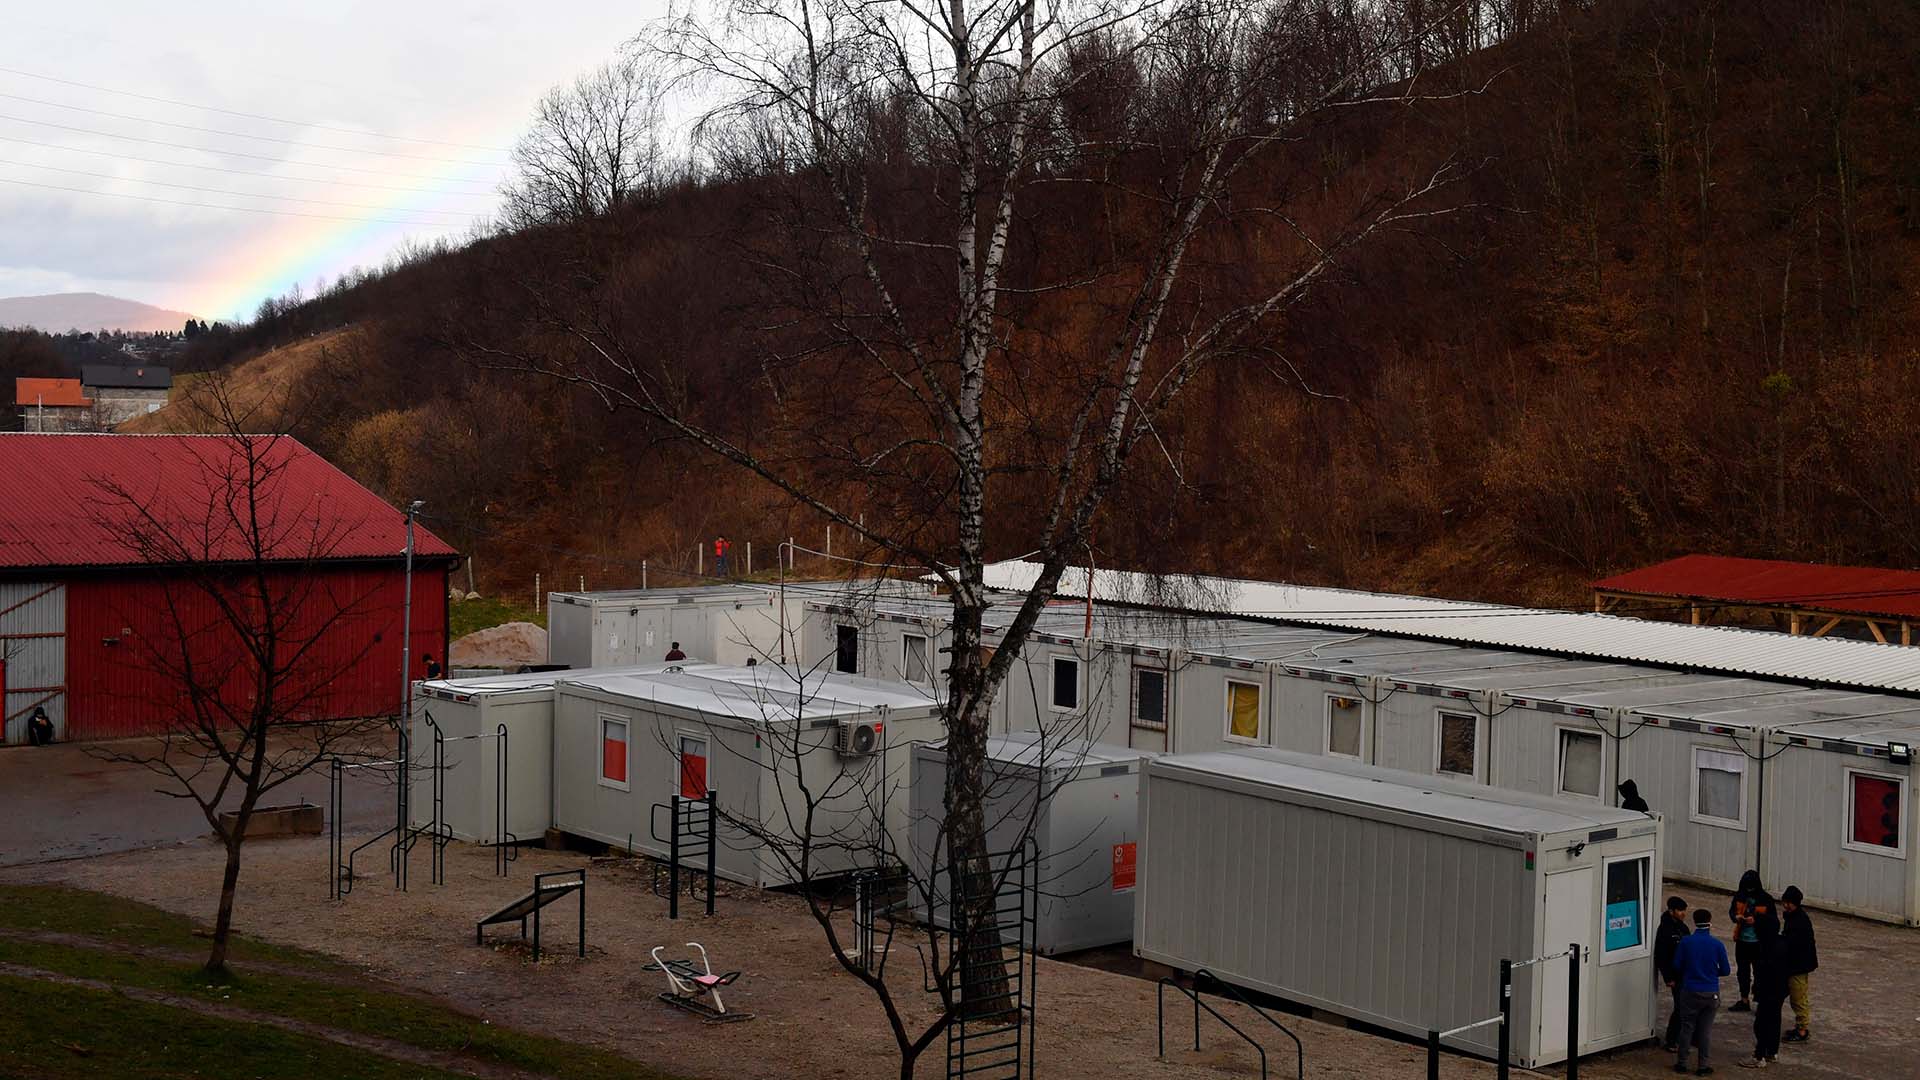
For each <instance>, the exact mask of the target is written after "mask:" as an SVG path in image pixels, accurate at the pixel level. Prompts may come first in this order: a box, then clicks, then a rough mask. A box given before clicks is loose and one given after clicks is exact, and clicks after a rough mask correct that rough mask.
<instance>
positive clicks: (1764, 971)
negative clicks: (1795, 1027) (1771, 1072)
mask: <svg viewBox="0 0 1920 1080" xmlns="http://www.w3.org/2000/svg"><path fill="white" fill-rule="evenodd" d="M1776 921H1777V920H1776ZM1758 937H1759V942H1760V957H1759V960H1758V961H1757V962H1756V963H1755V964H1754V970H1753V1057H1752V1058H1751V1059H1749V1060H1747V1061H1743V1062H1741V1063H1740V1064H1741V1066H1742V1067H1744V1068H1748V1069H1767V1068H1771V1067H1773V1065H1774V1063H1775V1059H1776V1058H1778V1057H1779V1056H1780V1009H1781V1006H1783V1005H1785V1004H1786V1003H1787V958H1786V943H1785V942H1783V941H1782V940H1781V937H1780V934H1779V933H1778V932H1777V931H1776V932H1774V933H1768V932H1767V927H1766V926H1765V924H1764V923H1763V924H1761V925H1760V926H1759V927H1758Z"/></svg>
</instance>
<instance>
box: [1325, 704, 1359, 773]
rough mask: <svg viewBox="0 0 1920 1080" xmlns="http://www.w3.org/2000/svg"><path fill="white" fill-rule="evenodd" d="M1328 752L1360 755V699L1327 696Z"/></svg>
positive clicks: (1350, 755)
mask: <svg viewBox="0 0 1920 1080" xmlns="http://www.w3.org/2000/svg"><path fill="white" fill-rule="evenodd" d="M1327 753H1329V754H1338V755H1339V756H1341V757H1350V758H1357V757H1359V756H1360V699H1359V698H1353V697H1340V696H1338V695H1330V696H1329V697H1328V698H1327Z"/></svg>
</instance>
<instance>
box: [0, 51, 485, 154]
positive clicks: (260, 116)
mask: <svg viewBox="0 0 1920 1080" xmlns="http://www.w3.org/2000/svg"><path fill="white" fill-rule="evenodd" d="M0 72H4V73H6V74H8V75H18V76H20V77H21V78H23V79H39V80H40V81H42V82H50V83H59V84H60V85H62V86H77V87H79V88H81V89H83V90H98V91H99V92H101V93H103V94H118V95H120V96H121V97H130V98H137V99H138V100H140V101H153V102H158V103H160V104H162V105H177V106H179V107H180V108H183V109H199V110H200V111H202V112H210V113H220V114H221V115H223V116H239V117H244V118H246V119H248V120H266V121H269V122H271V123H275V124H292V125H294V126H296V127H309V128H313V129H314V130H316V131H331V132H335V133H337V134H341V135H364V136H366V137H367V138H370V139H388V140H391V141H393V142H409V143H426V144H430V145H433V146H452V147H457V148H458V149H461V150H485V151H488V152H490V153H495V154H505V153H509V152H510V151H509V150H507V149H506V148H505V147H501V146H479V145H476V144H474V143H463V142H448V141H446V140H444V139H424V138H414V137H412V136H406V135H387V134H383V133H381V132H378V131H360V130H357V129H355V128H347V127H335V126H332V125H329V124H316V123H313V122H311V121H307V120H289V119H287V118H286V117H283V116H268V115H267V114H265V113H251V112H242V111H240V110H238V109H223V108H221V107H219V106H218V105H200V104H196V103H194V102H191V101H180V100H178V99H176V98H164V97H157V96H155V95H153V94H138V93H135V92H133V91H131V90H115V89H114V88H112V87H110V86H98V85H95V84H94V83H85V82H79V81H77V80H74V79H59V78H55V77H54V76H52V75H41V74H38V73H36V72H32V71H22V70H20V69H19V68H10V67H0ZM154 122H155V123H159V122H160V121H157V120H156V121H154Z"/></svg>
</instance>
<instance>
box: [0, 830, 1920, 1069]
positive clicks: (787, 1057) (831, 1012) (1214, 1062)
mask: <svg viewBox="0 0 1920 1080" xmlns="http://www.w3.org/2000/svg"><path fill="white" fill-rule="evenodd" d="M325 865H326V848H325V843H324V840H317V839H297V840H276V841H272V842H261V843H256V844H254V845H252V846H251V847H250V849H249V854H248V862H247V865H246V867H245V869H244V871H243V874H242V877H241V883H240V903H239V909H238V912H237V922H238V925H239V928H240V929H241V930H242V931H244V932H246V933H249V934H253V935H256V936H258V937H261V938H265V939H269V940H272V941H276V942H281V943H285V944H290V945H298V946H304V947H306V948H309V949H313V950H316V951H318V952H322V953H326V954H329V955H332V956H335V957H338V958H340V959H343V960H346V961H349V962H351V963H353V964H355V965H357V966H359V967H362V968H363V969H365V970H366V971H367V972H368V973H370V974H372V975H376V976H379V977H382V978H385V979H388V980H391V981H393V982H396V983H400V984H402V985H405V986H409V987H413V988H416V989H419V990H424V991H427V992H430V993H433V994H436V995H439V996H441V997H443V998H446V999H448V1000H450V1001H453V1002H455V1003H457V1004H459V1005H461V1006H463V1007H465V1008H468V1009H471V1010H472V1011H474V1012H477V1013H479V1014H480V1015H482V1016H485V1017H487V1018H488V1019H490V1020H493V1021H494V1022H496V1023H500V1024H505V1025H509V1026H513V1027H518V1028H521V1029H524V1030H528V1031H535V1032H543V1033H547V1034H552V1035H556V1036H559V1037H562V1038H566V1039H571V1040H575V1041H579V1042H585V1043H592V1044H597V1045H600V1046H603V1047H606V1048H608V1049H612V1050H616V1051H619V1052H622V1053H625V1054H627V1055H629V1056H631V1057H633V1058H634V1059H636V1060H639V1061H642V1062H645V1063H648V1064H651V1065H654V1066H657V1067H660V1068H665V1069H669V1070H672V1071H676V1072H680V1073H683V1074H686V1075H689V1076H700V1077H725V1078H728V1080H737V1078H738V1077H741V1076H753V1077H835V1078H838V1077H884V1076H897V1075H898V1066H897V1064H896V1062H897V1060H898V1059H897V1057H896V1053H895V1050H894V1047H893V1040H892V1038H891V1036H890V1035H889V1034H888V1031H887V1024H886V1020H885V1017H884V1015H883V1013H882V1012H881V1010H880V1008H879V1006H878V1005H877V1004H876V1002H875V999H874V998H873V996H872V995H871V994H870V993H869V992H868V991H867V990H866V989H865V988H863V987H862V986H860V985H859V984H858V983H857V982H856V981H855V980H854V979H853V978H852V977H851V976H848V975H846V974H845V973H843V972H841V971H840V970H839V968H838V966H837V965H836V964H835V963H834V962H833V960H832V958H831V957H830V955H829V954H828V952H827V950H826V947H825V945H824V943H823V942H822V940H821V936H820V931H819V929H818V928H817V927H816V926H815V925H814V924H813V923H812V921H811V920H810V918H809V917H808V916H807V913H806V910H805V907H804V905H803V904H801V903H800V902H799V901H798V900H796V899H794V898H793V897H790V896H786V895H783V894H779V893H763V892H757V891H754V890H749V889H745V888H743V887H740V886H727V885H723V886H722V892H721V896H720V899H719V913H718V914H717V915H716V916H715V917H713V918H712V919H707V918H705V917H704V916H693V917H687V918H682V920H681V921H680V922H679V923H677V924H676V923H673V922H670V921H669V920H668V919H667V918H666V902H665V901H664V900H662V899H660V898H658V897H655V896H653V895H652V894H651V892H650V891H649V890H648V888H647V882H646V880H645V878H644V877H643V876H642V874H641V873H639V872H637V870H636V869H635V868H634V867H633V866H631V865H630V864H627V863H625V862H624V861H622V860H614V861H601V860H589V859H588V858H587V857H585V856H582V855H578V854H574V853H565V852H548V851H541V850H527V851H524V852H523V853H522V856H521V858H520V860H519V861H518V862H516V863H515V864H514V866H513V871H512V875H511V877H510V878H508V879H504V880H503V879H500V878H496V877H494V876H492V858H491V854H490V853H489V852H486V851H484V850H475V849H472V848H469V847H467V846H465V845H461V844H455V845H453V846H452V847H450V848H449V849H448V852H447V884H446V885H444V886H438V887H436V886H432V885H429V884H427V883H426V880H427V865H426V858H425V855H424V851H422V852H417V853H416V859H415V862H414V865H413V875H412V879H413V882H414V886H413V889H412V890H411V891H410V892H408V893H404V894H396V893H394V891H393V890H392V888H391V885H390V882H389V881H388V880H387V879H384V878H379V877H375V878H370V879H367V880H363V881H361V882H360V883H358V884H357V885H356V887H355V889H354V892H353V894H352V896H350V897H349V898H348V899H346V900H344V901H329V900H327V899H326V871H325ZM219 866H220V862H219V858H218V852H217V851H216V850H215V849H214V848H213V847H212V846H210V845H206V844H198V843H197V844H190V845H185V846H181V847H175V848H166V849H159V850H151V851H141V852H130V853H125V854H117V855H107V856H102V857H99V858H93V859H86V860H76V861H71V862H64V863H56V864H47V865H42V866H35V867H20V868H16V869H14V870H12V871H7V872H4V874H3V875H0V876H4V878H5V879H7V880H15V881H21V880H41V881H50V880H57V881H66V882H70V883H72V884H75V885H79V886H82V887H85V888H91V889H99V890H102V891H106V892H112V893H118V894H121V895H124V896H128V897H132V898H135V899H139V900H144V901H148V902H150V903H154V904H158V905H159V906H161V907H165V908H169V909H172V910H176V911H181V912H185V913H188V914H192V915H197V916H203V917H204V916H205V915H207V914H209V913H210V912H209V911H208V908H209V906H210V899H209V898H211V897H212V896H214V895H215V891H216V887H217V879H218V874H219ZM579 866H587V867H588V879H589V885H588V896H587V923H588V935H587V938H588V946H589V948H588V957H587V960H586V961H584V962H582V961H580V960H577V959H575V957H574V955H573V951H572V944H573V932H574V914H573V910H574V909H573V908H572V906H571V904H567V903H563V904H559V905H556V906H555V907H552V908H549V909H548V912H549V918H548V919H547V923H546V927H547V929H546V933H547V934H549V935H551V936H550V937H549V938H548V939H547V948H548V950H549V953H548V956H547V957H546V958H543V960H542V962H541V963H540V964H539V965H538V966H537V967H536V966H534V965H532V964H530V963H528V962H527V960H526V957H525V953H524V951H522V950H520V949H518V948H515V947H512V946H508V945H506V944H505V943H506V942H507V941H508V940H510V939H514V938H515V935H514V934H513V932H512V931H511V930H510V929H509V928H506V927H495V928H491V929H490V931H489V933H490V934H494V935H497V937H498V940H499V942H500V944H499V945H498V946H496V947H485V948H482V947H476V946H475V945H474V944H473V937H472V935H473V925H474V922H475V920H476V919H478V918H479V917H480V916H482V915H484V914H486V913H488V912H491V911H493V910H496V909H497V908H499V907H501V906H503V905H505V904H506V903H507V902H509V901H511V900H512V899H514V898H516V897H518V896H520V895H522V894H523V893H524V892H525V891H526V889H527V888H528V886H529V885H530V883H531V880H532V875H533V874H534V873H536V872H544V871H548V870H562V869H572V868H575V867H579ZM1695 894H1699V895H1698V896H1695ZM1688 895H1689V896H1690V897H1694V898H1695V899H1696V900H1697V901H1699V902H1706V896H1707V894H1706V892H1705V890H1693V891H1692V892H1689V893H1688ZM1718 902H1719V903H1720V904H1721V905H1722V906H1724V900H1719V901H1718ZM683 910H684V909H683ZM1815 917H1816V918H1817V919H1818V920H1819V924H1818V925H1819V932H1820V941H1821V948H1822V964H1821V970H1820V972H1819V973H1818V974H1817V975H1816V976H1815V978H1816V983H1815V998H1816V1008H1817V1009H1818V1010H1819V1012H1818V1013H1817V1015H1816V1019H1815V1031H1816V1040H1817V1041H1816V1042H1815V1043H1814V1044H1813V1045H1812V1046H1810V1047H1807V1048H1802V1049H1791V1050H1788V1051H1786V1052H1784V1053H1783V1057H1782V1063H1783V1068H1782V1069H1781V1070H1779V1071H1778V1072H1776V1073H1774V1074H1773V1075H1780V1076H1784V1077H1797V1076H1808V1077H1837V1076H1845V1077H1862V1078H1873V1080H1884V1078H1888V1077H1898V1076H1915V1075H1920V1073H1916V1072H1915V1071H1914V1070H1913V1068H1912V1065H1911V1058H1910V1056H1909V1051H1908V1048H1910V1047H1911V1045H1912V1040H1911V1032H1912V1030H1913V1022H1914V1021H1915V1019H1916V1017H1915V1014H1916V1013H1920V993H1916V987H1920V964H1916V963H1915V961H1916V960H1917V959H1920V935H1916V934H1915V932H1913V931H1909V930H1903V929H1899V928H1894V927H1888V926H1882V925H1879V924H1874V923H1868V922H1864V921H1861V920H1855V919H1845V918H1841V917H1838V916H1828V915H1821V914H1818V913H1816V916H1815ZM689 940H699V941H701V942H703V943H704V944H705V945H706V946H707V948H708V949H709V950H710V951H711V952H712V953H713V954H714V959H715V964H716V966H717V967H724V968H728V969H731V968H735V967H738V968H741V969H742V970H743V971H744V974H743V975H742V976H741V979H740V981H739V982H738V983H737V984H736V985H735V986H734V987H732V988H730V989H728V990H727V992H726V998H727V1003H728V1005H729V1006H730V1007H732V1008H735V1009H739V1010H744V1011H748V1012H752V1013H754V1014H755V1017H756V1018H755V1019H754V1020H752V1021H749V1022H746V1023H740V1024H729V1025H720V1026H706V1025H703V1024H701V1023H699V1022H698V1021H697V1020H696V1019H694V1018H692V1017H690V1016H687V1015H685V1014H683V1013H680V1012H678V1011H675V1010H673V1009H670V1008H668V1007H667V1006H665V1005H663V1004H661V1003H660V1002H658V1001H657V1000H655V996H654V995H655V994H656V993H658V992H659V990H660V989H661V982H660V977H659V976H658V975H656V974H653V973H649V972H643V971H641V970H639V969H640V965H642V964H644V963H646V962H647V950H648V949H649V948H650V947H651V946H654V945H662V944H664V945H668V946H669V947H670V948H669V951H670V952H671V953H679V952H683V951H685V950H684V949H683V948H682V947H680V945H679V943H681V942H685V941H689ZM516 944H517V941H516ZM888 975H889V982H890V984H892V985H894V986H895V988H896V991H897V992H898V993H899V996H900V999H901V1000H902V1001H905V1002H908V1003H909V1008H910V1009H911V1010H912V1011H911V1014H910V1015H909V1017H908V1020H909V1022H910V1023H912V1022H921V1023H924V1022H925V1020H926V1019H927V1018H928V1017H929V1016H930V1015H931V1010H929V1009H928V1008H927V1007H926V1006H925V1005H924V1003H923V1000H924V999H923V997H922V995H920V994H918V992H917V991H914V990H911V989H910V988H911V987H913V986H915V985H916V984H917V983H918V982H919V980H920V978H921V973H920V966H919V962H918V959H917V957H916V956H915V955H914V954H913V953H912V952H911V951H910V950H904V949H900V948H899V947H896V953H895V955H894V957H893V963H892V964H890V965H889V968H888ZM1038 980H1039V982H1038V989H1039V1000H1040V1024H1039V1032H1038V1043H1037V1045H1038V1048H1039V1071H1040V1073H1041V1075H1043V1076H1058V1077H1064V1076H1073V1077H1080V1076H1096V1077H1100V1078H1102V1080H1131V1078H1136V1077H1137V1078H1142V1080H1146V1078H1152V1080H1181V1078H1191V1077H1221V1076H1253V1075H1258V1068H1257V1065H1256V1063H1255V1060H1254V1056H1253V1054H1252V1052H1251V1051H1249V1050H1246V1049H1244V1048H1241V1047H1236V1046H1234V1045H1233V1044H1232V1042H1231V1041H1230V1039H1231V1036H1230V1035H1228V1034H1227V1033H1226V1032H1224V1031H1222V1030H1219V1029H1217V1028H1212V1027H1209V1028H1208V1029H1207V1030H1206V1032H1205V1035H1204V1046H1205V1049H1204V1050H1203V1051H1202V1052H1201V1053H1199V1054H1194V1053H1192V1052H1190V1051H1173V1052H1171V1053H1170V1054H1169V1059H1168V1060H1167V1061H1164V1062H1162V1061H1158V1060H1156V1059H1155V1058H1154V1054H1155V1046H1154V987H1153V984H1152V983H1151V982H1148V981H1144V980H1141V979H1138V978H1134V977H1132V976H1129V975H1124V974H1117V973H1114V972H1110V971H1105V970H1098V969H1095V968H1092V967H1087V966H1083V965H1079V964H1073V963H1063V962H1057V961H1052V960H1042V961H1040V963H1039V972H1038ZM1729 986H1731V982H1729ZM1731 997H1732V995H1731V993H1730V994H1729V1000H1731ZM1178 1015H1180V1014H1179V1013H1178V1012H1175V1013H1174V1014H1173V1015H1171V1016H1170V1017H1169V1030H1168V1042H1169V1045H1170V1047H1171V1046H1172V1045H1175V1044H1178V1043H1179V1042H1180V1041H1181V1035H1180V1032H1181V1031H1183V1030H1186V1029H1183V1028H1181V1027H1180V1026H1179V1023H1178V1021H1177V1020H1176V1019H1175V1017H1177V1016H1178ZM1288 1023H1289V1025H1290V1026H1292V1027H1293V1028H1294V1030H1295V1031H1296V1032H1297V1033H1298V1034H1299V1035H1300V1037H1301V1039H1302V1041H1303V1042H1304V1043H1305V1044H1306V1059H1307V1069H1308V1074H1309V1075H1310V1076H1314V1077H1330V1078H1344V1077H1367V1078H1388V1077H1391V1078H1402V1077H1405V1078H1417V1077H1421V1076H1424V1075H1425V1054H1424V1051H1423V1050H1422V1049H1421V1048H1420V1047H1417V1046H1413V1045H1409V1044H1407V1043H1402V1042H1399V1041H1396V1040H1393V1039H1388V1038H1382V1037H1378V1036H1373V1035H1367V1034H1362V1033H1360V1032H1357V1031H1348V1030H1346V1029H1344V1028H1340V1027H1336V1026H1333V1025H1330V1024H1324V1023H1318V1022H1315V1021H1311V1020H1305V1019H1300V1018H1289V1019H1288ZM1747 1023H1748V1018H1747V1017H1746V1016H1744V1015H1742V1014H1732V1015H1731V1016H1729V1015H1728V1014H1726V1013H1724V1012H1723V1013H1722V1018H1721V1024H1720V1027H1719V1029H1718V1032H1719V1039H1718V1048H1719V1052H1718V1054H1717V1057H1718V1061H1717V1062H1716V1064H1718V1065H1720V1066H1721V1067H1722V1071H1723V1072H1726V1071H1728V1067H1730V1066H1732V1065H1733V1064H1734V1062H1735V1060H1736V1059H1737V1057H1738V1056H1740V1054H1741V1052H1742V1051H1744V1050H1746V1049H1748V1048H1749V1047H1750V1042H1749V1040H1748V1037H1747V1034H1746V1033H1747V1031H1748V1030H1749V1028H1748V1027H1747ZM1282 1046H1286V1043H1285V1040H1284V1038H1282V1037H1280V1036H1278V1035H1277V1034H1275V1036H1274V1037H1273V1038H1272V1039H1270V1040H1269V1053H1270V1054H1271V1055H1273V1075H1275V1076H1291V1075H1292V1074H1293V1067H1292V1062H1291V1061H1290V1060H1284V1059H1285V1058H1290V1057H1291V1053H1290V1051H1291V1047H1290V1046H1286V1051H1287V1052H1282V1050H1281V1047H1282ZM943 1057H944V1041H942V1040H936V1041H935V1043H934V1044H933V1046H932V1047H931V1048H930V1049H929V1050H928V1052H927V1053H926V1054H925V1055H924V1056H923V1057H922V1060H921V1062H920V1067H919V1069H918V1070H917V1072H916V1076H920V1077H931V1076H936V1075H942V1074H943V1072H944V1063H943ZM1669 1065H1670V1061H1669V1059H1667V1058H1666V1057H1665V1056H1664V1055H1662V1054H1660V1053H1659V1052H1657V1051H1655V1050H1652V1049H1636V1050H1628V1051H1621V1052H1618V1053H1614V1054H1610V1055H1602V1056H1600V1057H1597V1058H1589V1059H1587V1060H1586V1061H1584V1062H1582V1065H1581V1074H1582V1075H1583V1076H1587V1077H1600V1078H1619V1080H1625V1078H1651V1077H1655V1076H1666V1075H1671V1074H1670V1073H1668V1072H1667V1071H1666V1070H1667V1068H1668V1066H1669ZM1734 1071H1737V1070H1734ZM1554 1072H1556V1073H1557V1072H1559V1070H1554ZM1442 1073H1443V1075H1444V1076H1446V1077H1449V1078H1454V1077H1459V1078H1466V1077H1490V1076H1492V1075H1493V1069H1492V1068H1491V1066H1489V1065H1486V1064H1485V1063H1482V1062H1477V1061H1472V1060H1468V1059H1464V1058H1458V1057H1451V1056H1450V1057H1448V1058H1447V1059H1446V1061H1445V1063H1444V1066H1443V1070H1442ZM1516 1075H1522V1074H1520V1073H1518V1072H1516Z"/></svg>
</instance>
